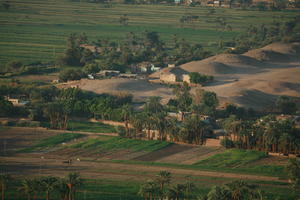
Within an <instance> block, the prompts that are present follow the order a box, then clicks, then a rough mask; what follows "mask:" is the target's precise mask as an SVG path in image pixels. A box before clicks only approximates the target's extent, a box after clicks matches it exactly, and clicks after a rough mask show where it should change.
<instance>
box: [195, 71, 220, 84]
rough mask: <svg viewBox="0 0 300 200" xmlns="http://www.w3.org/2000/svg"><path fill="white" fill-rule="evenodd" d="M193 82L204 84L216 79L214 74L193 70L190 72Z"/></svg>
mask: <svg viewBox="0 0 300 200" xmlns="http://www.w3.org/2000/svg"><path fill="white" fill-rule="evenodd" d="M189 76H190V81H191V83H198V84H204V83H207V82H211V81H213V80H214V77H213V76H208V75H204V74H200V73H198V72H191V73H190V74H189Z"/></svg>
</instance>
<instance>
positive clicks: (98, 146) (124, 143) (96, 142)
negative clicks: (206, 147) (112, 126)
mask: <svg viewBox="0 0 300 200" xmlns="http://www.w3.org/2000/svg"><path fill="white" fill-rule="evenodd" d="M170 144H171V143H169V142H160V141H157V140H151V141H143V140H135V139H128V138H121V137H108V136H107V137H106V136H100V137H98V138H95V139H88V140H87V141H83V142H79V143H77V144H73V145H71V147H72V148H81V149H90V150H97V151H108V152H110V151H117V150H123V149H130V150H132V151H146V152H152V151H156V150H159V149H162V148H165V147H167V146H168V145H170Z"/></svg>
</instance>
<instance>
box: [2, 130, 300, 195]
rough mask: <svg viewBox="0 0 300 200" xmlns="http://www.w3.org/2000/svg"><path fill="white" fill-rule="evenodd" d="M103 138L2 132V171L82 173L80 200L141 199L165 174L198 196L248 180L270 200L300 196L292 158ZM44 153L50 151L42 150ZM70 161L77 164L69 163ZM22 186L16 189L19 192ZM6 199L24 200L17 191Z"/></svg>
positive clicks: (23, 174)
mask: <svg viewBox="0 0 300 200" xmlns="http://www.w3.org/2000/svg"><path fill="white" fill-rule="evenodd" d="M99 134H100V133H94V135H93V133H88V134H77V133H61V132H54V131H50V130H46V129H33V128H26V127H24V128H14V127H9V128H7V127H2V128H0V144H2V143H3V142H4V141H6V144H7V145H6V149H3V146H2V145H0V151H1V154H0V170H1V171H3V170H4V171H7V172H9V173H12V175H13V176H14V177H15V178H16V179H22V178H24V177H28V176H30V177H36V176H41V175H42V176H46V175H51V176H60V177H63V176H65V175H66V174H67V173H68V172H74V171H77V172H80V173H81V175H82V177H83V178H84V186H83V187H81V188H80V190H79V195H78V196H77V199H80V200H83V199H85V200H86V199H95V198H96V199H100V200H104V199H113V200H114V199H115V200H117V199H141V198H140V197H139V196H138V195H137V193H138V190H139V187H140V185H141V183H143V182H145V181H146V180H148V179H151V178H153V177H155V174H157V173H158V172H159V171H162V170H167V171H170V172H171V173H172V180H173V183H182V182H184V181H186V180H187V178H189V179H190V180H192V181H193V182H194V183H195V184H196V185H197V187H198V189H197V194H206V193H207V192H208V190H209V188H210V187H212V186H214V185H218V184H223V183H227V182H230V181H232V180H237V179H247V181H249V182H251V183H255V184H258V185H260V187H261V188H262V189H263V190H265V191H266V196H267V199H269V200H271V199H275V197H281V199H285V200H293V199H296V198H299V197H300V196H299V195H298V194H295V193H293V192H291V189H290V187H289V184H288V181H287V179H286V174H285V173H284V171H283V165H284V164H286V162H287V159H283V158H280V159H279V158H276V157H270V156H266V155H265V154H264V153H260V152H256V151H242V150H226V151H225V150H224V149H220V148H212V147H202V146H201V147H198V146H190V145H178V144H171V143H167V142H160V141H143V140H134V139H126V138H120V137H112V136H106V135H102V136H101V135H99ZM43 148H44V149H46V150H47V151H42V150H43ZM22 149H30V150H31V151H30V152H29V151H27V152H24V151H20V150H22ZM18 152H19V153H18ZM69 159H72V161H73V162H72V164H67V163H66V160H69ZM270 159H271V160H272V163H273V165H270V163H269V161H270ZM125 182H126V184H125ZM18 184H19V183H16V185H15V186H14V187H15V189H16V190H17V188H18V186H19V185H18ZM16 190H15V191H16ZM7 194H8V195H9V196H10V197H13V198H14V199H20V200H23V197H22V196H19V195H18V193H15V192H14V191H13V189H12V190H9V191H8V193H7ZM53 196H55V194H53ZM40 198H43V196H41V197H40Z"/></svg>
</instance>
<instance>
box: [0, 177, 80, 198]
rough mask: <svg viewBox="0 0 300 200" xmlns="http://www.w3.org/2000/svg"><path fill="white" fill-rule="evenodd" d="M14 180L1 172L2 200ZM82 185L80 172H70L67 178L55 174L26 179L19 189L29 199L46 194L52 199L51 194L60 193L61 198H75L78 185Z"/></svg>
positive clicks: (46, 196)
mask: <svg viewBox="0 0 300 200" xmlns="http://www.w3.org/2000/svg"><path fill="white" fill-rule="evenodd" d="M10 181H12V178H11V176H9V175H8V174H0V185H1V194H2V200H4V199H5V190H6V187H7V185H8V183H9V182H10ZM80 185H82V180H81V178H80V174H79V173H69V174H68V175H67V176H66V177H65V178H58V177H53V176H46V177H39V178H32V179H24V180H22V182H21V186H20V187H19V188H18V191H19V192H20V193H21V194H24V195H26V196H27V199H28V200H31V199H33V200H34V199H37V198H38V195H41V194H44V195H45V199H46V200H50V199H51V198H50V197H51V194H52V193H54V192H56V193H59V196H60V197H59V198H60V199H61V200H75V194H76V191H77V189H78V187H79V186H80Z"/></svg>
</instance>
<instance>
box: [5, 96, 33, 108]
mask: <svg viewBox="0 0 300 200" xmlns="http://www.w3.org/2000/svg"><path fill="white" fill-rule="evenodd" d="M5 99H6V100H7V101H9V102H11V103H12V104H13V105H14V106H25V105H26V104H28V103H29V100H28V99H27V97H26V96H6V97H5Z"/></svg>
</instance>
